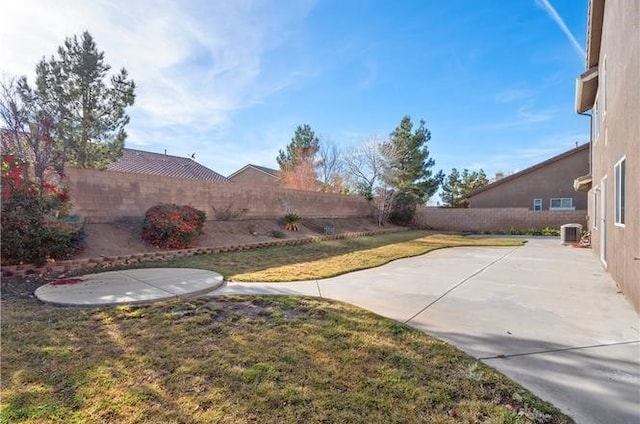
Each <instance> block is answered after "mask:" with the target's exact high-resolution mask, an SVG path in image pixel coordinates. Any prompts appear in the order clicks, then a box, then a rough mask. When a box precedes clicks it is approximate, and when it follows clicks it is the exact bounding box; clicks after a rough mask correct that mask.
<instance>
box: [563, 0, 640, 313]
mask: <svg viewBox="0 0 640 424" xmlns="http://www.w3.org/2000/svg"><path fill="white" fill-rule="evenodd" d="M639 23H640V1H637V0H633V1H628V0H606V2H605V0H590V1H589V16H588V25H587V58H586V71H585V72H584V73H583V74H582V75H580V76H579V77H578V79H577V81H576V111H577V112H578V113H580V114H585V112H587V111H589V110H591V114H590V116H591V138H592V142H591V146H592V147H591V158H590V159H591V160H590V163H591V169H590V170H588V171H587V172H585V174H584V175H583V176H582V177H581V178H578V179H577V180H576V181H575V184H574V185H575V188H576V189H577V190H583V191H588V194H589V226H590V227H591V228H590V230H591V244H592V246H593V253H594V254H596V255H598V256H599V257H600V259H601V261H602V264H603V265H604V267H605V268H606V269H607V271H608V272H609V273H610V274H611V276H612V277H613V279H614V280H615V281H616V283H617V284H618V285H619V286H620V288H621V289H622V291H623V293H624V294H625V295H626V296H628V298H629V299H630V300H631V302H632V303H633V305H634V307H635V308H636V310H637V311H639V312H640V77H639V76H640V26H639Z"/></svg>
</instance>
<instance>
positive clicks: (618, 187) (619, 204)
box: [613, 156, 627, 227]
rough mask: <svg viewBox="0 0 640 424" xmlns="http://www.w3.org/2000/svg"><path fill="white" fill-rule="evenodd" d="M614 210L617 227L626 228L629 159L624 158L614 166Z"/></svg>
mask: <svg viewBox="0 0 640 424" xmlns="http://www.w3.org/2000/svg"><path fill="white" fill-rule="evenodd" d="M613 175H614V178H613V205H614V206H613V209H614V216H615V221H614V223H615V225H616V226H618V227H624V226H625V221H626V205H627V201H626V197H627V196H626V187H627V181H626V180H627V157H626V156H623V157H622V159H620V160H619V161H618V162H616V164H615V165H614V166H613Z"/></svg>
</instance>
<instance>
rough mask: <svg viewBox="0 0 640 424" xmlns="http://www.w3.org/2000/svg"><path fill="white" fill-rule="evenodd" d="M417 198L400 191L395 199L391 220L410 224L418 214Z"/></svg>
mask: <svg viewBox="0 0 640 424" xmlns="http://www.w3.org/2000/svg"><path fill="white" fill-rule="evenodd" d="M416 206H417V200H416V198H415V197H414V196H412V195H410V194H407V193H398V194H397V195H396V197H395V199H394V201H393V206H392V207H391V212H390V213H389V222H391V223H392V224H395V225H402V226H409V225H411V224H412V222H413V217H414V216H415V214H416Z"/></svg>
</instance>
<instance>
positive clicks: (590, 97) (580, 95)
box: [575, 66, 598, 113]
mask: <svg viewBox="0 0 640 424" xmlns="http://www.w3.org/2000/svg"><path fill="white" fill-rule="evenodd" d="M597 93H598V67H597V66H595V67H593V68H591V69H589V70H588V71H587V72H585V73H583V74H582V75H580V76H579V77H578V78H576V105H575V107H576V112H577V113H584V112H586V111H588V110H589V109H591V108H593V104H594V103H595V101H596V94H597Z"/></svg>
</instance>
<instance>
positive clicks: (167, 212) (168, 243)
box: [142, 203, 207, 249]
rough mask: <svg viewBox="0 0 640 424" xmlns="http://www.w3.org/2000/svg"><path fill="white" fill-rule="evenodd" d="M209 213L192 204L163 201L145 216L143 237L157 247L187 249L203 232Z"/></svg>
mask: <svg viewBox="0 0 640 424" xmlns="http://www.w3.org/2000/svg"><path fill="white" fill-rule="evenodd" d="M206 219H207V215H206V214H205V213H204V212H203V211H201V210H198V209H195V208H194V207H192V206H187V205H182V206H180V205H175V204H166V203H161V204H159V205H156V206H153V207H152V208H150V209H149V210H148V211H147V213H146V214H145V216H144V223H143V224H142V239H143V240H144V241H145V242H147V243H149V244H151V245H153V246H156V247H162V248H166V249H186V248H189V247H191V246H193V244H194V243H195V241H196V239H197V238H198V236H199V235H200V234H202V233H203V227H204V222H205V220H206Z"/></svg>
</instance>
